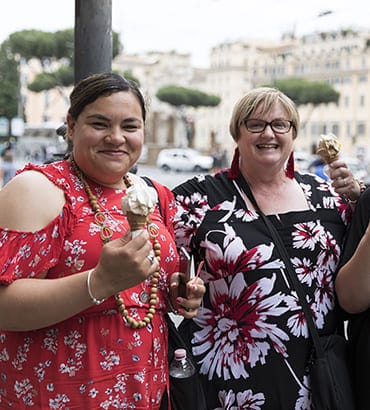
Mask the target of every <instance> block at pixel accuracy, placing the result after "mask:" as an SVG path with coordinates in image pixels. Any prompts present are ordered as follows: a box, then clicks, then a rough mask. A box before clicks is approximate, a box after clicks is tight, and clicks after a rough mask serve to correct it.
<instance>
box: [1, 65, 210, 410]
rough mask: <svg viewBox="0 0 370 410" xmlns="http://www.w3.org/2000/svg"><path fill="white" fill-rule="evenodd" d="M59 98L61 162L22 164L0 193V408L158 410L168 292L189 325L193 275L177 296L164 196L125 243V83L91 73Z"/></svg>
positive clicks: (128, 156)
mask: <svg viewBox="0 0 370 410" xmlns="http://www.w3.org/2000/svg"><path fill="white" fill-rule="evenodd" d="M70 102H71V105H70V108H69V111H68V115H67V137H68V139H69V142H71V145H72V146H73V148H72V150H71V153H70V155H69V156H68V158H67V159H65V160H62V161H58V162H54V163H51V164H45V165H35V164H28V165H27V166H26V167H25V168H24V170H22V172H19V173H18V175H16V176H15V177H14V178H13V179H12V181H11V182H9V183H8V184H7V186H6V187H5V188H3V190H1V191H0V226H1V229H0V247H1V252H0V284H1V286H0V408H2V409H6V408H13V409H17V410H21V409H65V410H66V409H79V410H80V409H89V410H92V409H129V408H130V409H131V408H135V409H142V410H144V409H145V410H148V409H158V408H159V407H160V404H161V401H162V397H163V395H164V394H165V391H166V386H167V385H168V370H167V369H168V363H167V338H166V337H167V326H166V321H165V317H164V314H165V313H166V312H167V311H168V309H169V294H170V299H171V303H172V306H173V307H174V308H176V309H177V310H178V311H179V312H180V313H181V314H183V315H184V316H185V317H187V318H191V317H194V316H195V315H196V313H197V309H198V307H199V305H200V302H201V299H202V296H203V293H204V291H205V289H204V286H203V283H202V281H201V280H200V279H194V280H192V281H190V282H189V283H188V291H189V292H188V298H187V299H184V298H180V297H178V293H177V285H178V274H177V273H175V272H176V271H177V270H178V255H177V251H176V246H175V244H174V240H173V236H172V231H171V218H172V217H173V213H174V212H175V210H176V208H175V206H170V205H171V203H172V201H173V198H172V194H171V193H170V191H169V190H168V189H166V188H165V187H163V186H160V189H162V190H163V191H164V192H165V194H166V195H167V196H168V205H166V204H162V208H163V207H164V208H165V209H164V210H163V209H162V210H163V211H164V212H162V214H163V215H165V217H164V218H163V217H162V214H160V213H159V212H158V208H157V207H156V208H155V209H154V211H153V212H152V213H151V214H150V215H149V217H148V218H147V221H146V225H145V229H143V230H142V233H141V234H139V235H137V236H135V237H133V236H132V235H131V231H130V227H129V225H128V222H127V218H126V216H125V215H124V213H123V211H122V210H121V199H122V197H123V196H124V195H125V193H126V190H127V188H128V187H129V186H131V185H139V184H145V182H144V181H143V180H142V179H141V178H140V177H139V176H137V175H134V174H130V173H129V172H128V171H129V169H130V168H131V167H132V166H133V165H134V164H135V162H136V161H137V159H138V158H139V156H140V152H141V148H142V145H143V140H144V122H145V104H144V100H143V97H142V95H141V93H140V91H139V90H138V88H137V87H136V85H135V84H134V83H132V82H130V81H128V80H126V79H124V78H122V77H120V76H118V75H115V74H111V73H107V74H97V75H93V76H91V77H88V78H86V79H85V80H82V81H81V82H80V83H79V84H77V85H76V87H75V89H74V91H73V92H72V94H71V97H70ZM166 202H167V201H166ZM170 282H171V286H170ZM170 288H171V292H170V291H169V289H170Z"/></svg>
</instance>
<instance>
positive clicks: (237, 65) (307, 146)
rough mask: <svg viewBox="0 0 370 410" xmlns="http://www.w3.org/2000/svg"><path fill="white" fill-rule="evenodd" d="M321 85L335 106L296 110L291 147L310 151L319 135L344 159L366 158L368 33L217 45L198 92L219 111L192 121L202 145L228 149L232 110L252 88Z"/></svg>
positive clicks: (369, 146)
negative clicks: (296, 81) (335, 143)
mask: <svg viewBox="0 0 370 410" xmlns="http://www.w3.org/2000/svg"><path fill="white" fill-rule="evenodd" d="M291 77H301V78H305V79H309V80H317V81H325V82H327V83H328V84H330V85H331V86H333V87H334V88H335V89H336V90H337V91H338V92H339V93H340V99H339V102H338V104H334V103H332V104H326V105H324V104H321V105H319V106H317V107H313V106H312V105H306V106H300V107H299V111H300V115H301V120H302V127H301V130H300V131H299V138H298V140H297V148H298V149H301V150H303V151H306V152H312V150H313V149H314V147H315V145H316V142H317V138H318V136H319V135H320V134H322V133H328V132H333V133H334V134H336V135H337V136H338V137H339V138H340V140H341V142H342V144H343V149H344V151H345V152H346V154H347V155H360V154H361V155H364V156H365V157H366V158H368V159H369V157H370V31H367V32H358V33H355V32H352V31H338V32H332V33H315V34H312V35H309V36H305V37H302V38H296V39H292V38H286V39H282V40H281V41H277V42H274V43H272V42H266V41H258V40H250V41H243V42H235V43H226V44H220V45H218V46H216V47H214V48H213V49H212V51H211V64H210V69H209V70H208V71H207V74H206V75H205V81H204V82H203V84H202V83H199V87H200V88H202V89H204V90H205V91H209V92H212V93H214V94H218V95H219V96H220V97H221V98H222V102H221V104H220V105H219V107H216V108H214V109H212V110H209V109H203V111H202V112H200V111H199V113H198V114H199V117H197V124H198V127H201V135H203V137H204V139H205V140H208V141H209V140H210V138H211V137H210V135H212V134H216V141H217V142H219V143H220V144H222V145H223V146H224V147H225V148H229V149H230V140H231V137H230V136H229V133H228V121H229V118H230V115H231V110H232V106H233V105H234V103H235V102H236V101H237V99H238V98H240V96H242V95H243V94H244V93H245V92H247V91H248V90H250V89H251V88H253V87H256V86H260V85H266V84H270V83H271V82H272V81H273V80H275V79H283V78H291Z"/></svg>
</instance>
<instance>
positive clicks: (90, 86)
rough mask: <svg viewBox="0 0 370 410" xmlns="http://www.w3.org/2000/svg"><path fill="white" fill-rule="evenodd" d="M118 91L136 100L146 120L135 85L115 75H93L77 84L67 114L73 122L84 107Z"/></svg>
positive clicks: (143, 101) (139, 92) (141, 96)
mask: <svg viewBox="0 0 370 410" xmlns="http://www.w3.org/2000/svg"><path fill="white" fill-rule="evenodd" d="M120 91H130V92H132V93H133V94H134V95H135V96H136V98H137V99H138V101H139V103H140V106H141V111H142V115H143V120H144V122H145V118H146V108H145V100H144V97H143V95H142V94H141V91H140V90H139V87H138V86H137V84H136V83H135V82H134V81H132V80H129V79H126V78H124V77H122V76H120V75H119V74H115V73H100V74H93V75H91V76H89V77H86V78H84V79H83V80H81V81H80V82H79V83H77V84H76V85H75V87H74V89H73V91H72V92H71V95H70V97H69V101H70V108H69V110H68V112H69V114H70V115H71V116H72V118H74V119H75V120H76V119H77V118H78V116H79V115H80V114H81V112H82V111H83V109H84V108H85V107H86V105H88V104H91V103H93V102H94V101H95V100H96V99H98V98H99V97H102V96H108V95H111V94H113V93H118V92H120Z"/></svg>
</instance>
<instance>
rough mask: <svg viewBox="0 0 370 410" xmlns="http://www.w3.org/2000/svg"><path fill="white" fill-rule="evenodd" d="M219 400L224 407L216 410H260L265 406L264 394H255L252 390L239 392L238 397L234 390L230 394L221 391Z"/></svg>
mask: <svg viewBox="0 0 370 410" xmlns="http://www.w3.org/2000/svg"><path fill="white" fill-rule="evenodd" d="M218 399H219V401H220V404H221V406H222V407H217V408H216V409H215V410H241V409H245V410H247V409H248V410H260V409H262V406H263V405H264V404H265V396H264V394H263V393H256V394H253V392H252V390H250V389H249V390H244V391H243V392H239V393H237V394H236V395H235V393H234V392H233V391H232V390H229V391H228V392H226V390H221V391H220V392H219V393H218Z"/></svg>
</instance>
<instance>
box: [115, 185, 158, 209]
mask: <svg viewBox="0 0 370 410" xmlns="http://www.w3.org/2000/svg"><path fill="white" fill-rule="evenodd" d="M157 201H158V195H157V191H156V190H155V189H154V188H152V187H149V186H148V185H146V184H133V185H131V186H130V187H129V188H128V189H127V191H126V195H125V196H124V197H123V198H122V201H121V206H122V211H123V213H124V214H125V215H127V214H128V213H132V214H135V215H143V216H147V215H149V214H150V213H152V212H153V210H154V208H155V206H156V204H157Z"/></svg>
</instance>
